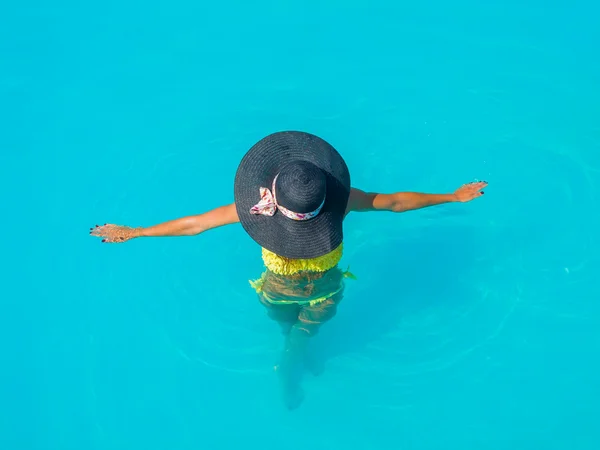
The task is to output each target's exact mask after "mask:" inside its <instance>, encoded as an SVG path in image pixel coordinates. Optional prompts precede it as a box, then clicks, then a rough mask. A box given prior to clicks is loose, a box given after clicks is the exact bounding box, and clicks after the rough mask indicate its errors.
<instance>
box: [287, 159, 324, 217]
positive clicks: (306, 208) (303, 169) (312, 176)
mask: <svg viewBox="0 0 600 450" xmlns="http://www.w3.org/2000/svg"><path fill="white" fill-rule="evenodd" d="M275 190H276V196H277V203H278V204H280V205H281V206H283V207H284V208H286V209H289V210H290V211H293V212H296V213H301V214H304V213H309V212H313V211H315V210H316V209H317V208H319V206H320V205H322V203H323V200H324V199H325V194H326V191H327V177H326V176H325V173H323V171H322V170H321V169H320V168H319V167H317V166H316V165H314V164H312V163H310V162H306V161H296V162H292V163H289V164H287V165H286V166H284V167H283V168H282V169H281V170H280V171H279V175H278V176H277V181H276V185H275Z"/></svg>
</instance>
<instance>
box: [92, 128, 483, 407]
mask: <svg viewBox="0 0 600 450" xmlns="http://www.w3.org/2000/svg"><path fill="white" fill-rule="evenodd" d="M485 186H487V183H486V182H475V183H468V184H465V185H463V186H461V187H460V188H458V189H457V190H456V191H455V192H454V193H451V194H422V193H415V192H398V193H395V194H377V193H367V192H364V191H361V190H359V189H356V188H352V187H351V184H350V174H349V171H348V167H347V166H346V163H345V162H344V159H343V158H342V157H341V155H340V154H339V153H338V152H337V151H336V150H335V149H334V148H333V147H332V146H331V145H330V144H328V143H327V142H325V141H324V140H322V139H321V138H319V137H317V136H314V135H311V134H308V133H303V132H295V131H288V132H279V133H274V134H272V135H270V136H267V137H265V138H264V139H262V140H260V141H259V142H258V143H256V144H255V145H254V146H253V147H252V148H251V149H250V150H249V151H248V153H246V155H245V156H244V158H243V159H242V161H241V163H240V165H239V167H238V169H237V173H236V176H235V181H234V203H232V204H230V205H226V206H221V207H219V208H216V209H214V210H212V211H208V212H206V213H204V214H200V215H195V216H189V217H184V218H180V219H176V220H172V221H169V222H165V223H161V224H158V225H154V226H151V227H147V228H141V227H140V228H131V227H127V226H121V225H112V224H106V225H104V226H96V227H95V228H93V229H91V231H90V234H92V235H93V236H97V237H101V238H103V239H102V242H106V243H122V242H126V241H128V240H130V239H133V238H139V237H158V236H193V235H197V234H200V233H202V232H204V231H207V230H210V229H213V228H216V227H220V226H223V225H228V224H232V223H236V222H240V223H241V224H242V227H243V228H244V230H245V231H246V232H247V234H248V235H249V236H250V237H251V238H252V239H254V240H255V241H256V242H257V243H258V244H259V245H260V246H261V247H262V257H263V262H264V264H265V271H264V273H263V274H262V276H261V277H260V278H259V279H258V280H256V281H253V282H251V285H252V287H253V288H254V289H255V290H256V292H257V293H258V297H259V300H260V302H261V303H262V304H263V305H264V306H265V307H266V308H267V311H268V313H269V316H270V317H271V318H272V319H274V320H276V321H277V322H279V324H280V325H281V327H282V330H283V332H284V334H285V336H286V344H285V347H284V351H283V354H282V358H281V361H280V363H279V365H278V366H277V370H278V373H279V374H280V380H281V382H282V386H283V394H284V400H285V403H286V405H287V406H288V408H290V409H292V408H295V407H297V406H298V405H299V404H300V402H301V400H302V392H301V389H300V374H301V372H302V370H301V369H302V367H303V365H304V363H305V362H306V361H307V360H306V359H305V350H306V346H307V343H308V341H309V337H310V336H314V335H315V334H316V333H317V332H318V330H319V328H320V326H321V325H322V324H323V323H325V322H326V321H328V320H330V319H331V318H332V317H333V316H334V315H335V313H336V308H337V305H338V304H339V302H340V301H341V299H342V296H343V291H344V279H345V278H347V277H349V276H351V274H349V273H348V272H343V271H342V270H340V268H339V267H338V263H339V261H340V259H341V257H342V251H343V227H342V224H343V221H344V218H345V216H346V215H347V214H348V213H350V212H353V211H393V212H404V211H409V210H415V209H420V208H425V207H428V206H433V205H440V204H443V203H450V202H468V201H470V200H473V199H474V198H477V197H480V196H481V195H483V191H482V189H483V188H484V187H485Z"/></svg>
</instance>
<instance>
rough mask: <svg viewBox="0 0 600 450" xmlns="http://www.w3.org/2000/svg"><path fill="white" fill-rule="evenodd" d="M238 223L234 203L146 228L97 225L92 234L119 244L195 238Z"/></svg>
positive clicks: (105, 240) (108, 241)
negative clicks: (148, 239)
mask: <svg viewBox="0 0 600 450" xmlns="http://www.w3.org/2000/svg"><path fill="white" fill-rule="evenodd" d="M236 222H239V218H238V215H237V211H236V209H235V203H232V204H230V205H226V206H221V207H219V208H215V209H213V210H211V211H208V212H206V213H204V214H198V215H195V216H187V217H182V218H180V219H175V220H170V221H168V222H163V223H160V224H158V225H153V226H150V227H146V228H144V227H137V228H132V227H127V226H124V225H113V224H104V225H102V226H99V225H96V227H94V228H91V229H90V234H91V235H92V236H97V237H101V238H103V239H102V242H107V243H119V242H125V241H128V240H130V239H133V238H138V237H166V236H194V235H197V234H200V233H203V232H204V231H208V230H211V229H213V228H217V227H221V226H223V225H229V224H232V223H236Z"/></svg>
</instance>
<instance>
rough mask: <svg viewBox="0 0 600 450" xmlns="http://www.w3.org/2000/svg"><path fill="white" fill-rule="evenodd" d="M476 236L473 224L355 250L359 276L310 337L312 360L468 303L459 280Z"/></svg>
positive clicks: (351, 349) (349, 349)
mask: <svg viewBox="0 0 600 450" xmlns="http://www.w3.org/2000/svg"><path fill="white" fill-rule="evenodd" d="M475 235H476V232H475V231H474V230H473V229H472V228H467V227H458V226H457V227H446V228H439V227H435V228H434V229H433V228H432V229H427V230H425V231H424V232H423V233H422V234H421V235H420V236H419V237H418V239H415V238H412V239H411V238H409V237H406V238H402V239H397V240H393V241H391V242H383V243H380V244H377V245H372V246H364V247H363V248H362V249H361V250H360V251H358V252H356V253H354V254H353V255H352V259H353V260H356V261H361V263H360V264H358V263H352V268H353V272H354V271H356V275H357V277H358V280H356V281H348V282H347V283H346V293H345V298H344V300H343V301H342V302H341V303H340V305H339V308H338V314H337V316H336V317H334V318H333V319H332V320H331V321H330V322H328V323H326V324H325V325H324V326H323V327H322V329H321V331H320V333H319V335H317V336H316V337H315V338H314V340H313V341H312V345H311V352H312V354H313V355H312V356H313V358H316V359H318V360H320V361H321V363H324V362H325V361H326V360H328V359H330V358H333V357H335V356H339V355H342V354H345V353H350V352H357V351H360V350H361V349H363V348H364V347H365V346H367V345H368V344H369V343H371V342H373V341H375V340H377V339H380V338H381V337H383V336H385V335H386V334H387V333H389V332H391V331H393V330H395V329H397V328H398V326H399V325H400V323H401V322H402V319H403V317H407V316H410V315H412V314H416V313H418V312H419V311H423V310H424V309H428V308H431V307H435V306H436V305H442V304H443V305H444V307H445V308H447V307H452V304H454V305H455V306H456V307H459V306H460V304H462V303H463V302H466V301H469V294H468V293H467V292H463V291H462V289H463V286H461V285H460V284H459V283H458V282H457V280H458V279H459V278H460V275H461V274H462V273H464V272H465V271H469V269H468V268H469V267H470V266H472V265H473V264H476V263H475V261H474V257H475V256H476V255H477V253H479V252H478V250H477V248H476V245H477V243H478V242H481V241H480V240H479V239H476V238H475V237H474V236H475ZM359 266H360V268H359ZM355 268H356V269H355ZM367 271H368V273H367ZM360 272H364V273H360Z"/></svg>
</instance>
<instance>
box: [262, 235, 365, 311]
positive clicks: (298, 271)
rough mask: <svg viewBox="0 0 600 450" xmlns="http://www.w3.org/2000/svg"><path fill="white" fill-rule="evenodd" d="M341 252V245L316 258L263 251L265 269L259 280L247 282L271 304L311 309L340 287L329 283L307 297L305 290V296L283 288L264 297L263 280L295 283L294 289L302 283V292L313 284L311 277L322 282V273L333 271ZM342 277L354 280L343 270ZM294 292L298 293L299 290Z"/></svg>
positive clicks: (340, 286)
mask: <svg viewBox="0 0 600 450" xmlns="http://www.w3.org/2000/svg"><path fill="white" fill-rule="evenodd" d="M342 253H343V244H340V245H339V246H338V247H337V248H336V249H334V250H333V251H331V252H329V253H327V254H326V255H323V256H319V257H317V258H312V259H289V258H284V257H282V256H279V255H277V254H275V253H273V252H270V251H269V250H267V249H265V248H263V249H262V259H263V262H264V264H265V267H266V269H267V270H266V271H265V272H264V273H263V274H262V275H261V277H260V278H259V279H257V280H251V281H250V285H251V286H252V287H253V288H254V289H255V290H256V292H257V293H258V294H260V295H262V296H263V298H265V300H267V301H268V302H269V303H272V304H290V303H296V304H300V305H305V304H308V305H311V306H312V305H315V304H318V303H320V302H323V301H325V300H327V299H328V298H331V297H332V296H333V295H335V294H337V293H338V292H340V291H341V290H342V289H343V284H342V283H335V284H334V285H333V286H332V284H331V283H329V288H326V289H325V290H324V291H323V292H319V293H317V294H316V296H315V295H311V294H312V289H309V291H311V292H310V294H308V295H302V294H298V293H292V294H291V295H290V289H283V290H281V292H278V293H277V295H273V293H272V291H270V292H269V293H268V294H267V292H265V289H263V287H264V285H265V281H266V280H267V279H273V278H275V279H276V280H278V281H281V280H286V279H287V280H289V284H292V283H296V287H298V285H299V284H300V283H301V282H302V289H301V290H303V291H306V290H307V288H308V287H310V286H311V285H312V284H313V283H312V280H311V278H313V277H314V278H315V279H320V278H321V277H323V279H324V278H325V273H326V272H328V271H331V269H334V268H335V267H336V266H337V265H338V263H339V262H340V260H341V258H342ZM342 278H355V277H354V275H352V273H350V272H349V271H345V272H342ZM300 280H301V281H300ZM317 282H318V281H317ZM273 284H275V283H273ZM322 284H325V285H327V281H326V280H325V281H324V282H323V283H322ZM290 288H291V290H294V286H290ZM295 290H296V291H298V290H299V289H295ZM284 291H287V292H284ZM303 297H304V298H303Z"/></svg>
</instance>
